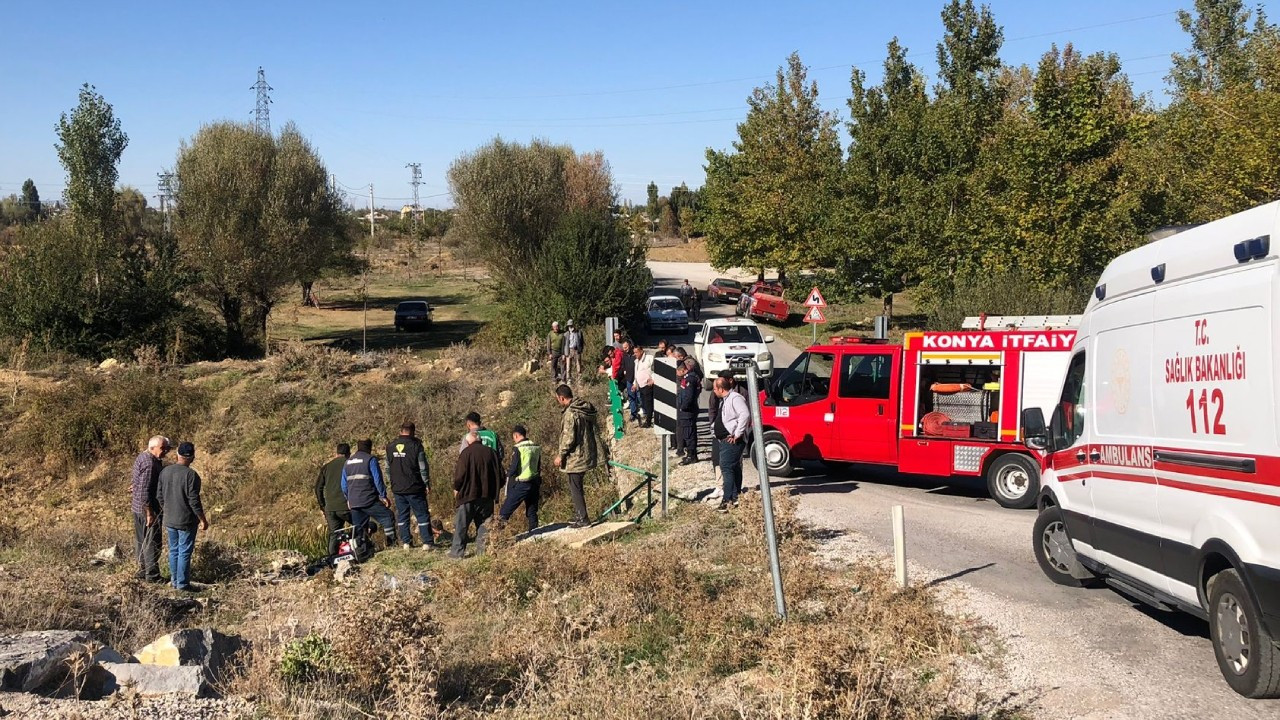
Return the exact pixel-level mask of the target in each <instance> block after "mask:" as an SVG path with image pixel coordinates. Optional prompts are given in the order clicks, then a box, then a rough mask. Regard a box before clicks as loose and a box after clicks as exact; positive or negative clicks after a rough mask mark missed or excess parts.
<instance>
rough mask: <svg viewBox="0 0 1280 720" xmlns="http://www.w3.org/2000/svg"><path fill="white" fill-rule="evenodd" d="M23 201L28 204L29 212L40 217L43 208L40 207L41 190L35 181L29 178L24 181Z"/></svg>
mask: <svg viewBox="0 0 1280 720" xmlns="http://www.w3.org/2000/svg"><path fill="white" fill-rule="evenodd" d="M22 202H23V203H24V204H25V205H26V206H27V212H29V213H30V214H31V215H32V216H33V217H40V215H41V210H42V208H41V207H40V191H39V190H37V189H36V184H35V181H33V180H32V179H31V178H27V181H26V182H24V183H22Z"/></svg>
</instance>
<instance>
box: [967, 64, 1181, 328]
mask: <svg viewBox="0 0 1280 720" xmlns="http://www.w3.org/2000/svg"><path fill="white" fill-rule="evenodd" d="M1023 91H1024V94H1023V95H1022V96H1020V97H1016V98H1011V101H1010V102H1009V104H1008V106H1007V109H1006V111H1005V113H1004V117H1003V118H1002V119H1001V121H1000V122H999V123H998V125H997V127H996V129H995V133H994V137H993V138H992V140H991V141H990V142H989V143H988V144H987V146H986V147H985V148H984V151H983V155H982V158H981V160H980V161H979V164H978V167H977V168H976V169H975V172H974V175H973V181H972V184H973V186H974V189H975V195H976V197H975V200H974V213H973V218H974V219H973V228H974V238H975V240H976V241H977V244H978V247H979V248H980V249H981V250H980V252H979V253H978V254H977V255H975V256H974V260H975V262H976V265H977V266H978V267H981V268H983V269H985V270H988V271H994V270H1002V271H1003V270H1011V269H1014V268H1016V269H1017V270H1018V272H1019V274H1020V276H1021V277H1024V278H1030V279H1033V280H1036V281H1039V282H1045V281H1050V282H1072V281H1074V279H1076V278H1081V277H1093V276H1096V275H1097V273H1099V272H1100V271H1101V270H1102V269H1103V268H1104V267H1105V266H1106V264H1107V262H1109V261H1110V260H1111V258H1113V257H1115V256H1116V255H1117V254H1119V253H1121V252H1123V251H1125V250H1128V249H1129V248H1131V247H1133V246H1134V245H1135V244H1136V243H1139V242H1141V240H1142V238H1143V236H1144V233H1145V232H1146V231H1147V230H1149V229H1150V227H1151V225H1152V224H1153V223H1154V222H1155V219H1156V218H1155V216H1154V213H1153V205H1152V199H1151V197H1150V196H1149V195H1148V193H1147V192H1146V186H1145V183H1144V182H1143V180H1142V178H1141V177H1139V176H1138V174H1137V171H1136V169H1135V167H1134V163H1133V162H1132V160H1133V156H1134V151H1135V148H1136V147H1140V146H1141V145H1142V144H1143V143H1144V142H1145V141H1146V136H1147V133H1148V130H1149V128H1150V126H1151V124H1152V122H1153V121H1154V113H1153V112H1152V111H1151V110H1150V109H1149V108H1148V107H1147V106H1146V105H1145V103H1144V101H1143V100H1142V99H1141V98H1137V97H1135V96H1134V94H1133V89H1132V87H1131V86H1130V84H1129V80H1128V78H1127V77H1126V76H1125V75H1124V74H1123V73H1122V72H1121V69H1120V61H1119V60H1118V59H1117V58H1116V56H1115V55H1106V54H1103V53H1097V54H1094V55H1089V56H1087V57H1084V56H1081V55H1080V54H1079V53H1077V52H1076V51H1075V49H1074V48H1073V47H1072V46H1071V45H1067V46H1066V47H1065V48H1064V49H1063V50H1062V51H1061V52H1059V50H1058V49H1057V48H1056V47H1054V48H1053V49H1051V50H1050V51H1049V52H1048V53H1045V55H1044V57H1043V58H1042V59H1041V61H1040V64H1039V67H1038V68H1037V70H1036V72H1035V76H1034V80H1033V81H1032V82H1031V84H1030V85H1028V86H1025V87H1024V90H1023ZM968 269H969V270H976V268H975V267H970V268H968ZM983 309H984V310H987V309H986V308H983ZM988 311H989V310H988Z"/></svg>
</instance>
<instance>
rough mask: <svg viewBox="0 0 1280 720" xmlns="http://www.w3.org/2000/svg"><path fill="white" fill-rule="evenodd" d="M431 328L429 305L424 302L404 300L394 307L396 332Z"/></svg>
mask: <svg viewBox="0 0 1280 720" xmlns="http://www.w3.org/2000/svg"><path fill="white" fill-rule="evenodd" d="M429 327H431V305H430V303H428V302H427V301H426V300H406V301H404V302H402V303H400V304H399V305H396V332H401V331H404V330H412V329H414V328H417V329H419V330H425V329H427V328H429Z"/></svg>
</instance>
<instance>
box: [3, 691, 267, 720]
mask: <svg viewBox="0 0 1280 720" xmlns="http://www.w3.org/2000/svg"><path fill="white" fill-rule="evenodd" d="M0 717H3V718H5V720H9V719H10V718H13V719H14V720H17V719H18V718H32V719H33V720H35V719H37V718H38V719H39V720H116V719H117V718H122V719H128V720H174V718H182V720H241V719H242V718H243V719H247V718H252V717H254V708H253V706H252V705H251V704H249V703H248V702H245V701H244V700H240V699H238V698H228V699H225V700H211V699H194V698H176V697H155V698H138V697H135V698H131V699H130V698H126V697H124V696H121V695H114V696H112V698H109V699H107V700H100V701H96V702H85V701H80V700H53V699H50V698H45V697H40V696H38V695H28V694H25V693H0Z"/></svg>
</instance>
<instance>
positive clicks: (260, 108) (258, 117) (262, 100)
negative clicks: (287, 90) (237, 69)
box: [249, 65, 275, 135]
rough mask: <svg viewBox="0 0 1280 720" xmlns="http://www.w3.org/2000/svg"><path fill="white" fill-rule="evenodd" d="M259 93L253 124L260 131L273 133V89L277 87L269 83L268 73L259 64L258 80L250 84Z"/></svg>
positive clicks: (251, 88) (250, 87)
mask: <svg viewBox="0 0 1280 720" xmlns="http://www.w3.org/2000/svg"><path fill="white" fill-rule="evenodd" d="M249 89H250V90H256V91H257V93H258V102H257V105H256V107H254V109H253V126H254V127H256V128H258V130H259V131H260V132H264V133H267V134H268V135H270V134H271V94H270V93H271V91H272V90H274V89H275V88H273V87H271V86H270V85H268V84H267V73H266V72H265V71H264V70H263V69H262V66H261V65H259V66H258V82H256V83H254V84H253V85H250V86H249Z"/></svg>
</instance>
